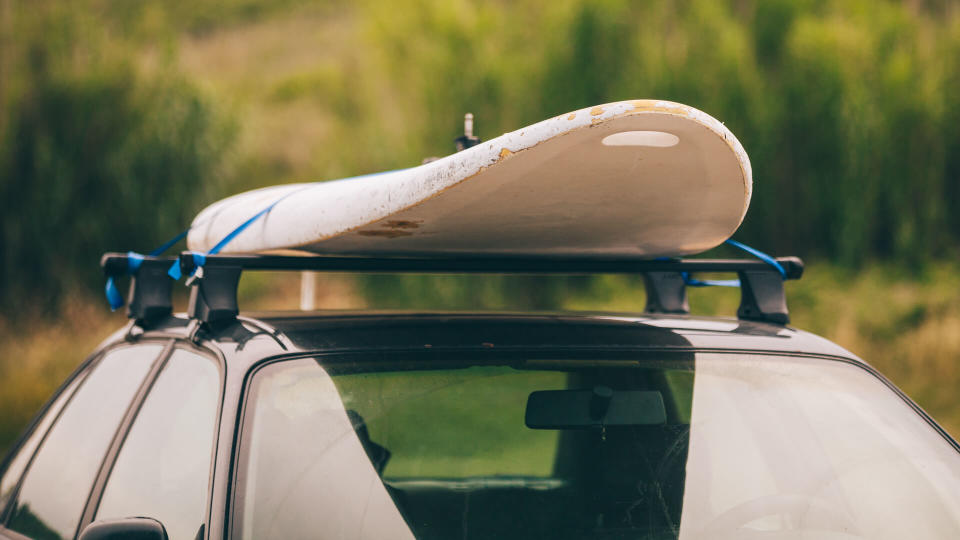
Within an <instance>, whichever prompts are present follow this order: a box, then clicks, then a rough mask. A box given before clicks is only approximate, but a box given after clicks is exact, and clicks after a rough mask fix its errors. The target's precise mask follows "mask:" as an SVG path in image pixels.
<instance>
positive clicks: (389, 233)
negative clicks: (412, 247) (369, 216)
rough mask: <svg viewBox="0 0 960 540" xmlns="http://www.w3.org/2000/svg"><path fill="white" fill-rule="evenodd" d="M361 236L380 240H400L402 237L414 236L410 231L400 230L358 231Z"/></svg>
mask: <svg viewBox="0 0 960 540" xmlns="http://www.w3.org/2000/svg"><path fill="white" fill-rule="evenodd" d="M357 234H359V235H360V236H375V237H379V238H399V237H401V236H413V233H412V232H410V231H404V230H400V229H379V230H373V231H357Z"/></svg>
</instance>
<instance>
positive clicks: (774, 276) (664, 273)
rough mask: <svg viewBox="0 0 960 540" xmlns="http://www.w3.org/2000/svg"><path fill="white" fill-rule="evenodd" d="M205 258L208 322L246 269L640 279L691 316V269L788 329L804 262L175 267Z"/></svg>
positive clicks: (336, 260)
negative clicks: (791, 298) (735, 289)
mask: <svg viewBox="0 0 960 540" xmlns="http://www.w3.org/2000/svg"><path fill="white" fill-rule="evenodd" d="M198 260H202V261H203V262H202V271H201V272H198V276H197V278H196V279H194V281H193V284H192V285H193V290H192V291H191V294H190V307H189V309H188V315H189V316H190V317H191V318H195V319H198V320H200V321H201V322H205V323H214V322H219V321H223V320H232V319H234V318H235V317H236V316H237V314H238V312H239V308H238V305H237V284H238V282H239V280H240V274H241V273H242V272H243V271H244V270H300V271H302V270H311V271H317V272H364V273H427V274H451V273H452V274H472V273H483V274H571V275H575V274H642V275H643V276H644V282H645V285H646V289H647V305H646V310H645V311H646V312H648V313H673V314H685V313H689V311H690V310H689V307H688V303H687V293H686V280H685V279H684V275H685V274H686V273H693V272H726V273H736V274H737V275H738V277H739V278H740V283H741V287H740V288H741V299H740V307H739V309H738V310H737V316H738V317H739V318H740V319H744V320H752V321H763V322H770V323H775V324H787V323H788V322H789V320H790V318H789V312H788V310H787V303H786V296H785V294H784V289H783V280H784V279H799V278H800V276H801V275H802V274H803V261H801V260H800V259H799V258H797V257H783V258H778V259H776V260H777V262H778V263H779V264H780V265H781V266H782V267H783V269H784V272H785V274H784V275H783V276H781V274H780V273H779V271H778V270H777V269H775V268H774V267H773V266H771V265H769V264H767V263H766V262H763V261H760V260H755V259H669V260H649V259H647V260H643V259H636V258H623V257H620V258H602V257H590V258H585V257H554V256H537V257H530V256H522V257H521V256H443V257H423V258H419V257H343V256H324V255H318V256H305V257H288V256H274V255H260V256H257V255H251V256H222V255H215V256H201V257H197V256H195V254H194V253H193V252H184V253H182V254H181V255H180V268H181V271H182V272H183V273H184V274H185V275H189V274H193V273H194V272H195V271H196V270H197V269H198V267H199V266H200V265H198V264H197V262H198Z"/></svg>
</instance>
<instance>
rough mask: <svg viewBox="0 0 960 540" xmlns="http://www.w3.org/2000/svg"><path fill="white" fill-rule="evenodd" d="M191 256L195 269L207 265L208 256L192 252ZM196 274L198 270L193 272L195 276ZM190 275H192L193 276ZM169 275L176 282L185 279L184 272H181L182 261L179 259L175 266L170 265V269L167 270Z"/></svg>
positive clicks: (174, 263)
mask: <svg viewBox="0 0 960 540" xmlns="http://www.w3.org/2000/svg"><path fill="white" fill-rule="evenodd" d="M190 255H192V256H193V267H194V268H195V269H199V268H203V265H204V264H206V263H207V254H206V253H199V252H197V251H191V252H190ZM195 273H196V270H194V271H193V274H195ZM193 274H190V275H193ZM167 275H168V276H170V277H172V278H173V279H174V281H179V280H180V278H181V277H183V272H182V271H181V270H180V260H179V259H177V260H175V261H173V264H172V265H170V269H169V270H167Z"/></svg>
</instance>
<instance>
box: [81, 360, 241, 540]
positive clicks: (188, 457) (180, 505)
mask: <svg viewBox="0 0 960 540" xmlns="http://www.w3.org/2000/svg"><path fill="white" fill-rule="evenodd" d="M222 380H223V370H222V369H221V364H220V363H219V362H218V360H217V359H216V358H215V357H214V356H213V355H211V354H209V353H206V352H203V351H201V350H199V349H194V348H191V347H189V346H188V345H181V346H177V347H175V348H174V349H173V351H172V352H171V354H170V355H169V357H167V358H166V359H164V360H163V366H162V367H161V369H160V371H159V374H158V375H157V377H156V379H155V380H154V381H152V384H151V385H150V389H149V391H148V392H147V393H146V397H145V399H144V400H143V402H142V404H139V406H138V410H137V411H136V416H135V418H134V420H133V423H132V424H131V426H130V428H129V430H128V431H127V433H126V434H125V436H124V438H123V442H122V445H121V446H120V449H119V452H118V453H117V454H116V456H115V459H113V461H112V463H108V464H107V465H106V467H105V468H106V469H108V470H109V475H108V476H106V478H105V479H104V480H103V482H101V483H98V486H97V488H95V490H94V494H93V495H92V497H91V504H90V506H89V507H88V515H92V516H93V519H94V520H96V521H100V522H102V521H110V520H119V519H122V518H126V517H132V516H145V517H150V518H153V519H156V520H157V521H159V522H160V523H162V524H163V526H164V528H165V529H166V531H167V534H168V536H169V538H170V539H171V540H179V539H184V540H192V539H194V538H203V537H204V531H205V528H206V526H207V518H208V515H207V509H208V506H209V492H210V482H211V477H210V471H211V470H212V461H213V454H214V449H215V442H216V441H215V437H216V429H217V425H218V418H219V410H220V405H221V395H222ZM108 460H109V458H108ZM101 485H102V489H101Z"/></svg>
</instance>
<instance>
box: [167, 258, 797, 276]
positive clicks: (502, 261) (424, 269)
mask: <svg viewBox="0 0 960 540" xmlns="http://www.w3.org/2000/svg"><path fill="white" fill-rule="evenodd" d="M776 260H777V262H778V263H780V265H781V266H783V268H784V271H785V272H786V279H799V278H800V276H801V275H802V274H803V261H801V260H800V259H799V258H797V257H780V258H778V259H776ZM219 265H224V266H239V267H240V268H241V269H243V270H313V271H317V272H370V273H407V272H410V273H428V274H429V273H435V274H444V273H450V274H472V273H477V274H498V273H502V274H568V275H574V274H640V273H645V272H739V271H743V270H753V271H758V272H772V273H777V270H776V269H775V268H774V267H772V266H770V265H769V264H767V263H766V262H764V261H761V260H756V259H666V260H650V259H635V258H624V257H621V258H612V257H554V256H537V257H519V256H496V257H493V256H483V257H481V256H446V257H423V258H420V257H346V256H327V255H317V256H305V257H297V256H293V257H290V256H282V255H261V256H257V255H207V256H206V257H205V262H204V268H209V267H211V266H219ZM180 268H181V270H182V272H183V274H184V275H189V274H191V273H192V272H193V271H194V270H196V268H197V266H196V262H195V259H194V257H193V254H192V252H184V253H182V254H181V255H180ZM777 275H778V276H779V274H778V273H777Z"/></svg>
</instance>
